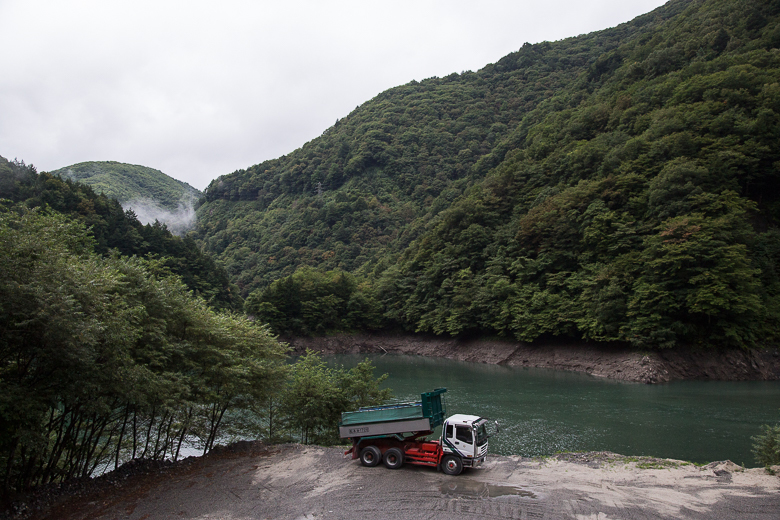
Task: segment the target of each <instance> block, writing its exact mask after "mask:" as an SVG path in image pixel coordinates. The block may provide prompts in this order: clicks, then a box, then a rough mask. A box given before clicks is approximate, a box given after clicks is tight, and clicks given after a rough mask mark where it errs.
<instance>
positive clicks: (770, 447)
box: [753, 424, 780, 468]
mask: <svg viewBox="0 0 780 520" xmlns="http://www.w3.org/2000/svg"><path fill="white" fill-rule="evenodd" d="M753 454H754V455H755V456H756V461H758V463H759V464H762V465H763V466H765V467H767V468H768V467H769V466H775V465H778V464H780V424H778V425H775V426H769V425H764V427H763V433H762V434H761V435H756V436H755V437H753Z"/></svg>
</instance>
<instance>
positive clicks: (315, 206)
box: [199, 0, 780, 347]
mask: <svg viewBox="0 0 780 520" xmlns="http://www.w3.org/2000/svg"><path fill="white" fill-rule="evenodd" d="M778 48H780V3H778V2H777V1H772V2H761V3H752V4H749V5H748V4H745V3H743V2H737V1H734V0H704V1H692V0H672V1H671V2H669V3H667V4H666V5H665V6H663V7H661V8H659V9H657V10H655V11H653V12H651V13H649V14H647V15H644V16H640V17H639V18H637V19H635V20H633V21H631V22H629V23H626V24H622V25H620V26H618V27H616V28H613V29H608V30H605V31H600V32H596V33H592V34H588V35H583V36H578V37H576V38H569V39H566V40H562V41H558V42H552V43H551V42H543V43H540V44H536V45H524V46H523V47H522V48H521V49H520V50H519V51H517V52H515V53H512V54H510V55H508V56H506V57H505V58H503V59H501V60H499V61H498V62H497V63H495V64H491V65H488V66H486V67H485V68H483V69H482V70H479V71H477V72H464V73H462V74H452V75H450V76H447V77H445V78H431V79H428V80H425V81H422V82H419V83H418V82H412V83H409V84H407V85H403V86H400V87H397V88H394V89H390V90H388V91H386V92H383V93H382V94H380V95H378V96H377V97H375V98H374V99H372V100H370V101H369V102H367V103H365V104H363V105H362V106H360V107H358V108H357V109H356V110H355V111H354V112H352V113H351V114H349V115H348V116H347V117H346V118H344V119H342V120H340V121H338V122H337V123H336V124H335V125H334V126H333V127H331V128H330V129H328V130H327V131H326V132H325V133H324V134H323V135H322V136H321V137H319V138H317V139H315V140H313V141H312V142H310V143H307V144H305V145H304V146H303V147H302V148H300V149H298V150H295V151H294V152H292V153H291V154H289V155H287V156H283V157H280V158H278V159H275V160H272V161H266V162H264V163H261V164H259V165H255V166H252V167H250V168H248V169H247V170H240V171H237V172H234V173H233V174H231V175H226V176H223V177H220V178H218V179H216V180H215V181H213V182H212V184H211V185H210V186H209V188H208V190H207V192H206V203H205V204H204V205H203V206H202V207H201V208H200V210H199V215H200V229H199V237H200V240H202V243H203V245H204V247H205V248H206V249H207V250H208V251H211V252H213V253H214V254H216V255H218V257H219V258H221V259H222V260H223V261H224V262H225V265H226V268H227V270H228V273H229V275H230V276H231V279H233V280H234V281H235V282H236V284H237V285H238V286H239V288H240V290H241V291H242V292H243V293H244V294H249V293H252V292H253V291H256V290H258V289H259V290H260V291H268V290H270V291H271V292H273V290H277V289H279V288H280V287H281V286H280V285H279V284H282V283H283V282H284V281H285V280H286V282H284V283H289V282H290V281H291V280H292V279H291V278H289V277H290V276H292V275H293V274H294V273H295V272H296V269H297V268H298V266H302V265H308V266H316V267H317V268H319V269H321V270H323V271H330V270H335V269H338V270H341V271H346V272H351V273H354V274H355V275H356V276H362V277H364V279H365V280H366V281H367V282H368V283H369V284H370V285H371V286H372V287H374V288H375V291H376V293H375V294H376V298H377V299H378V300H379V303H380V305H381V308H382V311H383V313H384V318H385V320H387V323H389V324H391V325H395V326H401V327H404V328H407V329H410V330H416V331H428V332H433V333H436V334H463V333H467V332H483V333H484V332H487V333H491V334H501V335H506V336H510V337H516V338H519V339H522V340H526V341H532V340H534V339H536V338H538V337H540V336H544V335H568V336H572V337H578V338H583V339H588V340H597V341H620V342H629V343H631V344H634V345H636V346H641V347H672V346H674V345H678V344H680V343H698V344H702V345H706V346H715V345H739V346H751V345H756V344H760V343H762V342H765V341H771V340H772V339H773V338H774V337H775V334H776V333H775V331H776V330H777V325H778V319H780V308H779V307H778V292H779V291H778V289H780V285H778V278H777V265H778V259H779V258H780V257H778V252H780V242H779V241H778V240H779V239H780V233H779V232H778V228H777V223H778V218H780V199H779V198H778V194H779V193H780V189H779V188H780V182H778V180H779V179H780V151H779V149H778V147H777V143H778V140H779V139H780V87H778V81H777V78H778V77H780V52H778ZM276 280H279V281H278V282H276ZM274 284H277V285H276V286H274V287H275V288H274V289H273V290H271V289H270V287H272V286H273V285H274ZM267 288H269V289H267ZM258 294H260V293H258ZM269 294H270V293H269ZM258 301H259V300H258ZM269 309H270V307H269ZM298 318H300V315H298V314H289V315H287V316H286V318H285V319H287V320H290V319H298ZM333 321H337V320H335V319H334V320H333ZM342 323H345V322H342Z"/></svg>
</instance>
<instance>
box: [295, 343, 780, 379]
mask: <svg viewBox="0 0 780 520" xmlns="http://www.w3.org/2000/svg"><path fill="white" fill-rule="evenodd" d="M280 340H281V341H285V342H287V343H289V345H290V347H291V348H292V350H293V352H294V353H295V354H303V353H304V352H306V350H307V349H311V350H314V351H317V352H321V353H323V354H369V353H370V354H377V353H388V354H408V355H420V356H428V357H442V358H447V359H455V360H458V361H468V362H472V363H488V364H497V365H508V366H523V367H537V368H550V369H555V370H568V371H574V372H585V373H588V374H591V375H593V376H597V377H605V378H609V379H618V380H623V381H634V382H638V383H648V384H651V383H666V382H669V381H676V380H682V379H711V380H720V381H774V380H780V350H778V349H777V348H774V349H767V350H760V351H759V350H737V349H731V350H712V351H709V350H707V351H705V350H694V349H677V350H670V351H647V352H638V351H636V350H632V349H630V348H628V347H622V346H614V345H608V344H598V343H586V342H573V341H568V342H565V341H560V342H546V343H544V344H528V343H522V342H518V341H503V340H479V339H460V338H442V337H438V336H427V335H416V334H338V335H334V336H326V337H317V338H308V337H286V338H280Z"/></svg>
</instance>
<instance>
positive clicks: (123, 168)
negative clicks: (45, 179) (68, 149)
mask: <svg viewBox="0 0 780 520" xmlns="http://www.w3.org/2000/svg"><path fill="white" fill-rule="evenodd" d="M49 173H51V174H53V175H57V176H60V177H63V178H67V179H71V180H74V181H78V182H81V183H83V184H86V185H88V186H90V187H91V188H92V189H93V190H95V192H96V193H104V194H105V195H106V196H107V197H109V198H113V199H117V200H118V201H119V203H120V204H121V205H122V207H124V208H125V209H132V210H133V211H134V212H135V213H136V215H137V216H138V219H139V220H140V221H141V222H143V223H145V224H148V223H152V222H154V221H155V220H159V221H160V222H164V223H165V224H167V225H168V227H169V229H171V231H174V232H181V231H183V230H185V229H187V228H189V227H190V226H191V224H192V221H193V218H194V210H193V206H194V204H195V202H197V200H198V199H200V198H201V197H202V196H203V194H202V193H201V192H200V191H198V190H196V189H195V188H193V187H192V186H190V185H189V184H187V183H186V182H181V181H178V180H176V179H174V178H172V177H169V176H168V175H166V174H164V173H163V172H161V171H160V170H155V169H153V168H148V167H146V166H138V165H135V164H125V163H119V162H115V161H89V162H83V163H78V164H74V165H71V166H66V167H65V168H60V169H59V170H56V171H53V172H49Z"/></svg>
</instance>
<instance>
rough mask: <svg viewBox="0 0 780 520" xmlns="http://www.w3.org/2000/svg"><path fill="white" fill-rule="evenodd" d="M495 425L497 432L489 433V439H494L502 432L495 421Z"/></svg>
mask: <svg viewBox="0 0 780 520" xmlns="http://www.w3.org/2000/svg"><path fill="white" fill-rule="evenodd" d="M493 424H495V425H496V431H494V432H493V433H489V434H488V437H493V436H494V435H498V433H499V432H500V431H501V428H500V427H499V426H498V421H493Z"/></svg>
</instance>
